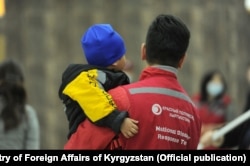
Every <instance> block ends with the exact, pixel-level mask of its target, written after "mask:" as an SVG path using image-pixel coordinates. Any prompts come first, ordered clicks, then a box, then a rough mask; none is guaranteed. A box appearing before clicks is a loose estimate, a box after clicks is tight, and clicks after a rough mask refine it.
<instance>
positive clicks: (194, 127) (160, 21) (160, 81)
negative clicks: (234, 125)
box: [109, 15, 201, 150]
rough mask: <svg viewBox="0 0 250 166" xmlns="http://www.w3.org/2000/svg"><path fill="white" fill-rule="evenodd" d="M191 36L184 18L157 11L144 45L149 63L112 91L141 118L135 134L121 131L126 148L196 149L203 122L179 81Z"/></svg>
mask: <svg viewBox="0 0 250 166" xmlns="http://www.w3.org/2000/svg"><path fill="white" fill-rule="evenodd" d="M189 39H190V32H189V30H188V28H187V27H186V25H185V24H184V23H183V22H182V21H181V20H180V19H178V18H176V17H174V16H172V15H159V16H157V17H156V18H155V20H154V21H153V22H152V24H151V25H150V27H149V29H148V33H147V37H146V43H145V44H142V47H141V58H142V60H146V62H147V64H148V67H146V68H145V69H144V70H143V71H142V73H141V76H140V79H139V81H137V82H135V83H132V84H129V85H124V86H119V87H117V88H115V89H112V90H110V91H109V94H111V96H112V97H113V100H114V101H115V103H116V104H117V107H118V109H119V110H127V111H128V113H129V116H130V117H131V118H134V119H137V120H138V121H139V123H138V125H139V131H138V133H137V135H135V136H134V137H132V138H129V139H127V138H125V137H124V136H122V135H120V136H119V140H120V142H121V144H122V148H123V149H125V150H128V149H171V150H172V149H197V145H198V143H199V138H200V130H201V121H200V118H199V116H198V114H197V110H196V108H195V106H194V104H193V103H192V101H191V99H190V97H189V96H188V95H187V93H186V91H185V90H184V89H183V87H182V86H181V85H180V83H179V82H178V80H177V70H178V69H179V68H181V67H182V65H183V62H184V58H185V57H186V51H187V48H188V45H189ZM130 135H132V133H129V132H128V133H127V136H128V137H129V136H130Z"/></svg>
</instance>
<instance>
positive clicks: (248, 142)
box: [201, 63, 250, 150]
mask: <svg viewBox="0 0 250 166" xmlns="http://www.w3.org/2000/svg"><path fill="white" fill-rule="evenodd" d="M246 80H247V82H248V87H247V89H248V90H247V94H246V101H245V106H244V109H243V111H242V113H245V112H246V111H250V63H248V65H247V70H246ZM214 131H216V129H215V130H209V131H208V132H207V133H206V134H204V136H202V137H201V144H202V145H203V146H205V147H208V146H211V145H212V146H215V147H218V148H234V149H235V148H236V149H240V150H242V149H245V150H250V119H248V120H246V121H244V122H243V123H242V124H240V125H239V126H237V127H236V128H234V129H233V130H231V131H230V132H228V133H227V134H225V135H224V136H223V137H222V138H219V139H218V140H215V141H213V140H212V135H213V133H214Z"/></svg>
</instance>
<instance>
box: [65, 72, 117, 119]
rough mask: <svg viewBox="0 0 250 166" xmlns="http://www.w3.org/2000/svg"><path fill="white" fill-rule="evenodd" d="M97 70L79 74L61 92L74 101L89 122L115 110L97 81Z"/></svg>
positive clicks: (111, 101)
mask: <svg viewBox="0 0 250 166" xmlns="http://www.w3.org/2000/svg"><path fill="white" fill-rule="evenodd" d="M98 76H99V75H98V70H96V69H93V70H89V71H86V72H85V71H84V72H81V73H80V74H79V75H78V76H77V77H76V78H75V79H74V80H72V81H71V82H70V83H69V84H68V85H67V86H66V87H65V88H64V90H63V94H65V95H67V96H69V97H70V98H71V99H72V100H74V101H76V102H77V103H78V104H79V105H80V107H81V108H82V110H83V112H84V113H85V114H86V116H87V117H88V118H89V119H90V121H91V122H96V121H98V120H100V119H102V118H104V117H106V116H107V115H108V114H110V113H111V112H113V110H115V109H116V105H115V103H114V102H113V100H112V98H111V96H110V95H109V94H108V93H107V92H106V91H105V90H104V89H103V87H102V86H101V84H100V83H99V82H98V81H97V79H98Z"/></svg>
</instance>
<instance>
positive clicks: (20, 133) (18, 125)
mask: <svg viewBox="0 0 250 166" xmlns="http://www.w3.org/2000/svg"><path fill="white" fill-rule="evenodd" d="M39 148H40V128H39V121H38V117H37V114H36V111H35V110H34V108H33V107H32V106H30V105H29V104H27V93H26V89H25V87H24V75H23V73H22V70H21V67H20V66H19V64H18V63H17V62H15V61H14V60H11V59H10V60H6V61H4V62H2V63H1V64H0V149H5V150H8V149H16V150H24V149H30V150H32V149H39Z"/></svg>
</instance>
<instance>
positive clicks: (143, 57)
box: [141, 43, 147, 60]
mask: <svg viewBox="0 0 250 166" xmlns="http://www.w3.org/2000/svg"><path fill="white" fill-rule="evenodd" d="M146 56H147V54H146V44H145V43H142V44H141V59H142V60H146Z"/></svg>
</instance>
